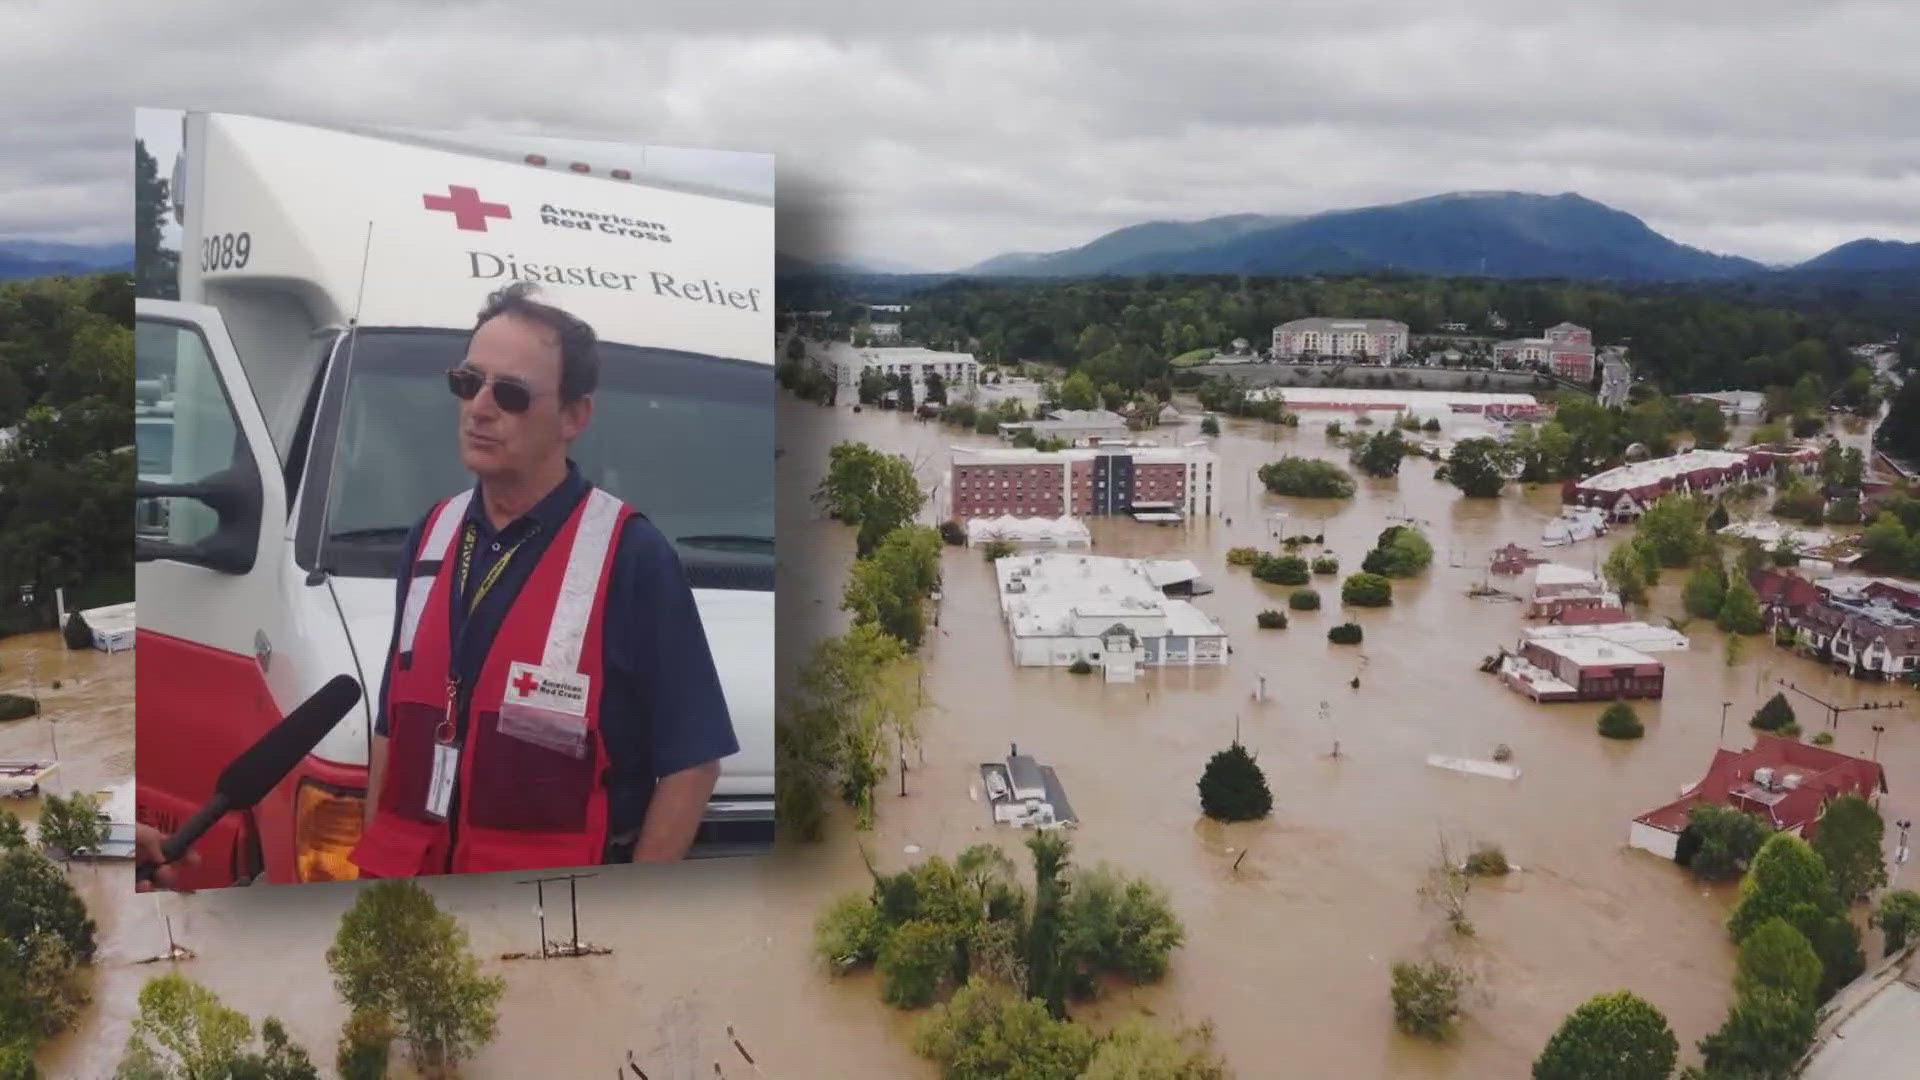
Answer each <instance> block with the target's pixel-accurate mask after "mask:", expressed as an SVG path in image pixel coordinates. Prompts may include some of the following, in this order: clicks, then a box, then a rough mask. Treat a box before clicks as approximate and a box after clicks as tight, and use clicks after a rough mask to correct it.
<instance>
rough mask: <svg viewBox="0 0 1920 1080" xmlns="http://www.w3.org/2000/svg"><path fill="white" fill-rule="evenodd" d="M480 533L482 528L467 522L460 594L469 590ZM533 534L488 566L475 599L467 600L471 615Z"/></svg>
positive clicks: (463, 546)
mask: <svg viewBox="0 0 1920 1080" xmlns="http://www.w3.org/2000/svg"><path fill="white" fill-rule="evenodd" d="M479 533H480V530H479V529H478V528H477V527H476V526H475V525H474V524H473V523H472V522H468V523H467V530H466V535H465V538H464V539H463V540H462V541H461V544H460V594H461V595H462V596H465V595H466V592H467V573H468V571H470V570H472V569H473V545H474V544H475V543H476V542H477V541H478V539H479ZM532 535H533V533H531V532H529V533H528V534H527V536H523V537H521V538H520V539H519V540H517V541H515V542H514V545H513V546H512V547H510V548H508V549H507V551H506V554H504V555H502V556H500V558H499V561H497V562H495V563H494V564H493V566H491V567H489V568H488V570H487V576H486V577H483V578H481V579H480V588H479V589H478V590H476V591H475V592H474V594H473V599H471V600H469V601H467V614H468V615H469V616H471V615H472V614H473V613H474V611H475V610H476V609H478V608H479V607H480V601H481V600H483V599H485V598H486V595H487V593H488V592H489V591H490V590H491V589H492V588H493V585H494V582H496V581H499V580H500V575H501V574H502V573H504V572H505V571H506V569H507V563H508V562H509V561H511V560H512V559H513V553H514V552H516V551H519V550H520V545H521V544H524V543H526V542H527V538H528V537H530V536H532Z"/></svg>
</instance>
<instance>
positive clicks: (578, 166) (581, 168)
mask: <svg viewBox="0 0 1920 1080" xmlns="http://www.w3.org/2000/svg"><path fill="white" fill-rule="evenodd" d="M568 167H569V168H571V169H572V170H573V171H574V172H592V171H593V170H592V169H591V168H590V167H589V166H588V165H587V163H586V162H584V161H576V162H574V163H573V164H572V165H570V166H568Z"/></svg>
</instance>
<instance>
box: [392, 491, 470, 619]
mask: <svg viewBox="0 0 1920 1080" xmlns="http://www.w3.org/2000/svg"><path fill="white" fill-rule="evenodd" d="M472 503H473V489H472V488H468V489H466V490H465V491H462V492H461V493H460V494H458V495H455V496H454V497H453V498H451V499H448V500H447V501H445V502H443V503H441V504H440V509H439V510H438V511H437V512H436V514H435V516H434V519H433V521H432V523H431V524H430V525H429V526H428V527H427V538H426V540H425V542H423V543H422V544H421V545H420V551H419V553H418V554H416V555H415V556H414V562H415V563H416V564H418V563H433V564H437V563H440V562H442V561H444V560H445V559H446V557H447V550H448V549H449V548H451V547H452V546H453V534H454V531H455V530H456V529H458V528H459V527H460V523H461V522H462V521H464V520H466V517H467V507H468V506H469V505H471V504H472ZM436 569H437V567H436ZM432 588H433V574H430V573H429V574H420V573H416V574H414V577H413V583H412V584H411V585H409V586H407V606H406V609H405V610H404V611H403V612H402V613H401V616H400V651H401V652H402V653H410V652H412V651H413V638H414V635H415V634H418V633H419V632H420V615H421V613H422V612H424V611H426V610H427V593H428V592H430V591H431V590H432Z"/></svg>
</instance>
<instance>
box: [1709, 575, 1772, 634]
mask: <svg viewBox="0 0 1920 1080" xmlns="http://www.w3.org/2000/svg"><path fill="white" fill-rule="evenodd" d="M1717 624H1718V625H1719V627H1720V629H1722V630H1724V631H1726V632H1727V633H1729V634H1757V633H1759V632H1760V630H1761V621H1760V597H1759V596H1758V595H1756V594H1755V593H1754V591H1753V586H1752V585H1749V584H1747V579H1746V578H1744V577H1740V576H1737V575H1736V576H1735V577H1734V578H1733V580H1732V581H1730V582H1728V583H1727V595H1726V599H1725V600H1724V601H1722V602H1721V605H1720V617H1719V619H1718V620H1717Z"/></svg>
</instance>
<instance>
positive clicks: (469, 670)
mask: <svg viewBox="0 0 1920 1080" xmlns="http://www.w3.org/2000/svg"><path fill="white" fill-rule="evenodd" d="M591 489H592V485H591V484H589V483H588V482H587V479H586V478H585V477H584V476H582V475H581V474H580V469H579V467H578V466H576V465H575V464H574V463H573V462H572V461H569V462H567V478H566V480H565V481H563V482H562V483H561V484H560V486H559V487H557V488H555V489H554V490H553V491H552V493H550V494H548V495H547V497H546V498H544V499H542V500H540V502H539V503H538V504H536V505H535V506H534V508H533V509H532V510H530V511H528V512H527V514H526V515H525V516H523V517H521V518H520V519H519V520H517V521H513V522H510V523H509V524H508V525H507V527H506V528H504V529H499V530H495V529H494V527H493V524H492V523H491V522H490V521H488V520H487V513H486V507H485V504H484V503H483V502H482V501H481V498H480V489H479V487H477V486H476V487H475V488H474V492H473V498H472V500H471V501H470V503H469V504H468V507H467V516H466V521H467V522H470V523H471V524H472V525H473V527H474V529H475V532H476V540H475V543H474V549H473V565H472V567H471V568H470V570H469V571H468V574H467V589H468V595H469V596H471V595H472V592H473V591H474V590H476V589H478V588H479V586H480V583H481V582H482V581H484V580H485V579H486V576H487V572H488V571H489V570H490V569H491V568H492V567H493V565H494V563H495V562H497V561H498V560H499V559H500V557H501V556H502V555H504V554H506V553H507V552H508V551H509V550H513V551H514V553H513V557H512V559H511V561H509V562H508V563H507V566H506V568H505V569H504V570H502V571H501V574H500V577H499V579H498V580H497V581H496V582H495V583H494V585H493V587H492V588H491V589H489V590H488V591H487V594H486V595H485V596H484V597H483V598H482V599H481V601H480V604H479V606H478V607H476V608H475V609H474V611H473V614H472V616H470V618H471V619H472V620H473V625H472V626H471V627H464V624H465V623H466V621H467V620H468V618H469V616H468V615H467V603H468V601H467V600H466V599H464V598H463V599H461V600H460V601H459V602H457V603H454V604H452V605H450V606H451V608H452V612H451V619H452V626H451V630H452V638H451V640H452V641H453V642H454V643H455V645H454V647H455V649H456V650H457V654H456V655H455V656H454V658H453V663H454V671H455V673H456V675H457V676H458V677H459V679H460V684H461V686H462V688H464V689H468V690H471V688H472V687H473V685H474V682H475V681H476V680H477V679H478V678H479V675H480V669H481V667H482V665H483V664H484V663H485V662H486V655H487V650H488V648H489V647H491V645H492V643H493V637H494V634H495V633H496V632H497V631H498V630H499V628H500V624H501V623H502V622H503V621H504V620H505V618H506V614H507V611H508V609H509V608H510V607H511V606H512V604H513V600H514V598H515V597H516V596H518V595H519V592H520V588H521V586H522V585H524V584H525V583H526V580H527V577H528V575H529V574H530V573H531V572H532V569H533V566H534V565H535V564H536V563H538V562H539V561H540V558H541V556H542V555H543V554H544V553H545V552H546V550H547V547H548V545H549V544H551V542H552V540H553V537H554V535H555V534H556V533H558V532H559V531H560V529H561V528H562V527H563V526H565V524H566V522H567V518H568V517H570V516H571V515H572V514H573V511H574V509H575V508H576V507H578V506H579V504H580V500H581V499H584V498H586V496H587V492H588V491H590V490H591ZM426 526H427V520H426V516H425V515H422V517H421V519H420V520H419V521H418V522H415V523H414V526H413V530H412V531H411V532H410V533H409V534H408V535H407V542H406V547H405V548H404V550H405V552H406V561H405V562H404V563H403V564H402V565H401V567H400V572H399V580H398V587H397V592H396V595H395V598H394V609H393V610H394V619H393V639H392V642H391V644H389V645H388V647H387V656H388V657H389V666H388V667H387V668H383V669H382V674H381V684H380V708H379V712H378V716H377V718H376V720H375V723H374V731H375V733H377V734H379V735H383V736H384V735H385V734H386V733H387V695H388V692H389V687H388V685H387V683H388V675H389V672H390V671H391V657H392V656H393V653H394V650H395V649H397V648H399V645H400V613H402V612H404V611H405V610H406V607H407V589H408V588H409V587H410V586H411V585H412V584H413V563H414V560H416V559H417V558H418V557H419V550H420V543H421V540H422V538H423V536H424V535H425V532H426ZM466 528H467V526H466V525H465V524H463V525H462V526H461V529H460V530H459V531H456V532H455V533H454V536H453V542H452V544H451V545H449V547H448V550H447V557H448V558H450V559H456V560H457V559H458V558H459V554H460V546H461V541H462V539H463V537H464V535H465V530H466ZM516 543H518V544H520V547H519V548H518V549H517V550H514V545H515V544H516ZM555 557H556V558H557V557H560V556H559V555H557V554H556V556H555ZM454 573H455V578H454V582H455V585H456V586H457V585H458V584H459V576H458V574H459V571H458V569H457V568H456V569H455V571H454ZM463 628H464V630H465V637H464V638H462V631H463ZM601 645H602V652H603V670H604V671H605V675H604V676H603V678H604V679H605V680H606V686H605V688H604V690H603V691H602V695H601V705H600V735H601V738H602V739H603V740H604V741H605V743H606V747H607V755H608V757H609V759H610V761H609V762H608V764H609V766H610V770H611V771H610V772H609V774H608V784H607V795H608V812H609V820H608V831H609V832H611V833H620V832H626V831H628V830H631V829H634V828H637V827H638V826H639V825H640V823H641V821H642V820H643V819H644V818H645V817H646V812H647V803H648V802H649V801H650V800H651V799H652V797H653V787H654V781H655V780H656V779H657V778H658V777H662V776H670V775H672V774H673V773H676V772H679V771H681V770H683V769H688V768H692V767H693V766H695V765H702V764H705V763H706V762H709V761H714V760H716V759H719V758H723V757H727V756H729V755H731V754H736V753H739V751H740V743H739V740H738V739H737V738H735V736H734V732H733V721H732V718H731V717H730V716H729V715H728V713H727V701H726V697H725V695H724V694H723V693H722V692H721V689H720V675H719V673H718V672H717V671H716V670H715V669H714V664H713V654H712V652H711V651H709V649H708V648H707V634H706V629H705V628H704V627H703V626H702V625H701V623H700V612H699V610H698V609H697V608H695V607H694V602H693V589H692V587H691V586H690V585H688V583H687V574H686V571H685V569H684V568H682V567H681V565H680V556H679V555H678V553H676V552H675V551H674V550H673V545H672V544H671V543H670V542H668V540H667V538H666V537H665V536H664V535H662V534H661V532H660V530H659V529H658V528H656V527H655V526H654V524H653V522H651V521H648V520H647V519H646V518H645V517H644V516H642V515H640V514H637V513H636V514H634V515H633V516H632V517H631V518H629V519H628V520H627V523H626V525H625V526H624V527H623V528H622V529H621V532H620V537H619V542H618V547H617V548H616V550H615V552H614V557H613V567H612V578H611V580H610V581H609V582H608V585H607V604H606V615H605V623H604V627H603V633H602V636H601Z"/></svg>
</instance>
